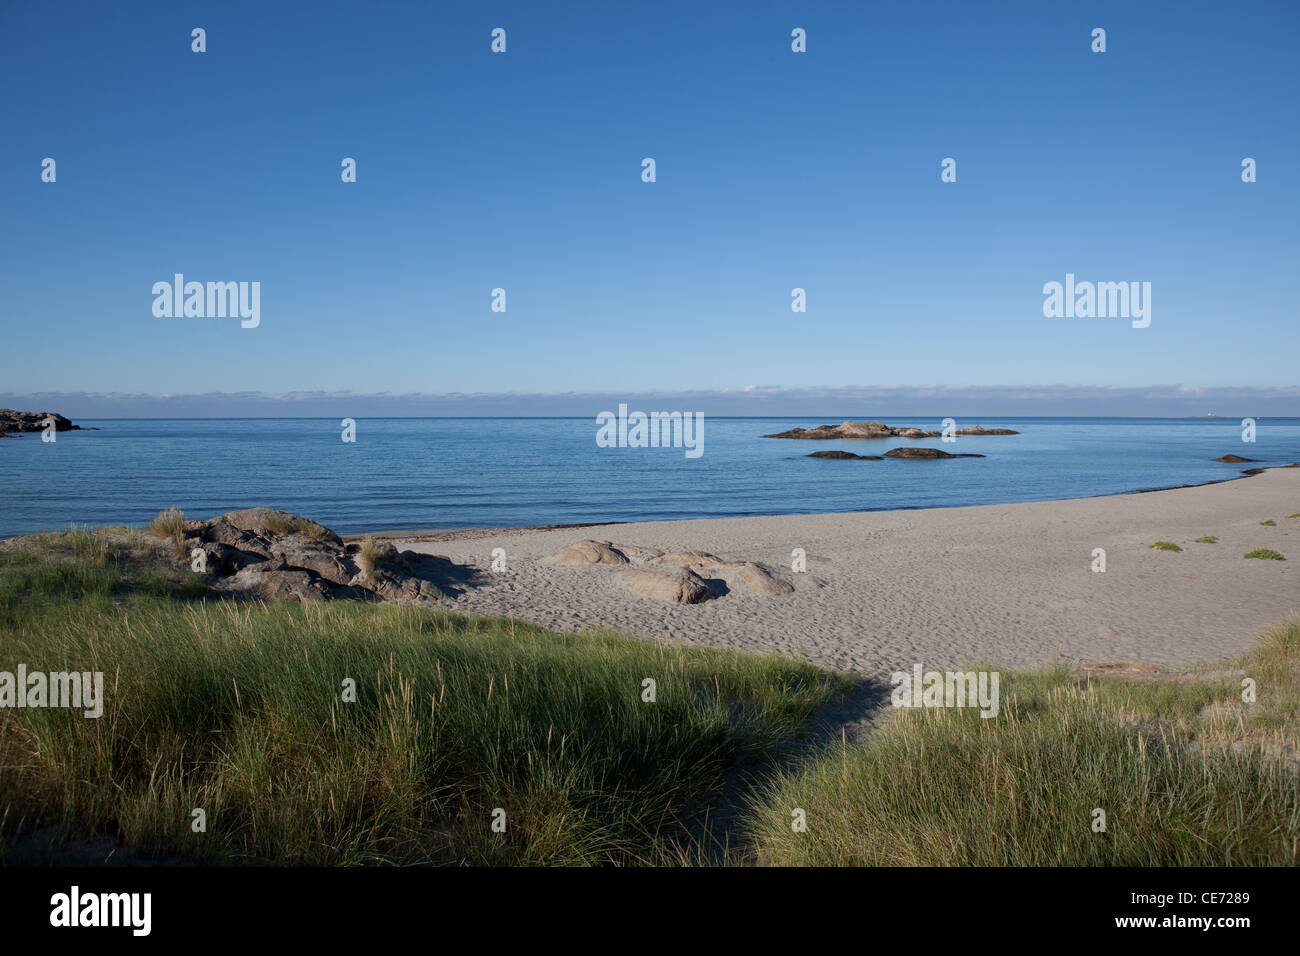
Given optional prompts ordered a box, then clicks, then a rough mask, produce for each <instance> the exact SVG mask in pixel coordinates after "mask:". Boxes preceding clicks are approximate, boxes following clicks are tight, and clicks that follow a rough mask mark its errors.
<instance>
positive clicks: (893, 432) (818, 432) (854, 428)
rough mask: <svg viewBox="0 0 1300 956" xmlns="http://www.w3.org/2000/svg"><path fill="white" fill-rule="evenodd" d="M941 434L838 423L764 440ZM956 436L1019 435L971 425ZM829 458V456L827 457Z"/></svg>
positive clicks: (888, 426)
mask: <svg viewBox="0 0 1300 956" xmlns="http://www.w3.org/2000/svg"><path fill="white" fill-rule="evenodd" d="M942 434H943V433H942V432H936V431H930V430H929V429H926V428H912V427H910V426H904V427H902V428H895V427H893V426H891V425H886V424H885V423H884V422H840V423H839V424H838V425H818V426H817V427H816V428H792V429H790V430H789V431H786V432H779V433H778V434H775V435H764V436H763V437H764V438H801V439H804V440H807V441H828V440H830V439H832V438H940V437H942ZM957 434H958V435H1019V434H1020V433H1019V432H1016V431H1012V430H1011V429H1010V428H982V427H981V426H979V425H972V426H971V427H970V428H959V429H957ZM827 457H829V456H827Z"/></svg>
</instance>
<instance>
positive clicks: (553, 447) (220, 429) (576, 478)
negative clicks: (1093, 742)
mask: <svg viewBox="0 0 1300 956" xmlns="http://www.w3.org/2000/svg"><path fill="white" fill-rule="evenodd" d="M847 419H853V420H864V416H862V415H861V414H855V413H852V412H850V413H849V414H844V415H826V416H823V417H820V418H808V417H802V416H801V417H798V418H739V417H716V418H714V417H708V416H706V417H705V419H704V429H703V453H702V454H700V455H699V456H698V457H691V456H689V455H687V454H686V451H687V450H686V449H684V448H672V447H669V448H628V447H601V445H599V444H598V443H597V441H596V436H597V432H598V426H597V423H596V421H595V419H594V418H374V419H358V420H356V428H355V441H351V442H348V441H344V440H343V438H344V427H343V422H342V421H341V420H340V419H338V418H256V419H247V418H241V419H207V418H204V419H102V420H94V419H89V420H78V422H77V423H78V424H80V425H82V426H83V427H86V428H88V429H89V428H94V429H98V430H97V431H91V430H86V431H72V432H62V433H59V434H58V435H57V437H56V440H55V441H53V442H44V441H42V440H41V436H40V435H39V434H25V435H22V436H20V437H18V438H8V439H3V440H0V483H2V484H3V488H4V494H3V497H0V537H9V536H12V535H17V534H25V533H29V532H36V531H48V530H58V529H65V528H67V527H68V526H69V525H70V524H77V525H89V526H100V525H120V524H127V525H143V524H145V523H147V522H148V521H149V520H150V519H151V518H153V517H154V515H156V514H157V513H158V512H159V511H161V510H163V509H165V508H172V507H174V508H180V509H182V510H183V511H184V512H185V514H186V515H187V516H188V517H196V518H206V517H211V516H213V515H217V514H221V513H222V512H225V511H230V510H232V509H235V508H246V507H253V506H266V507H271V508H279V509H282V510H284V511H290V512H294V513H296V514H302V515H307V516H309V517H311V518H313V519H315V520H317V521H319V522H321V523H322V524H325V525H327V526H328V527H330V528H333V529H334V530H335V531H337V532H339V533H340V534H359V533H365V532H377V531H390V530H415V529H434V528H479V527H517V526H531V525H556V524H585V523H603V522H620V521H651V520H670V519H676V518H718V517H737V516H747V515H792V514H806V513H813V512H845V511H879V510H902V509H911V508H952V507H960V506H963V505H982V504H995V503H1006V502H1016V501H1042V500H1049V499H1055V498H1083V497H1091V496H1095V495H1113V494H1121V493H1124V492H1132V491H1141V490H1147V489H1155V488H1169V487H1177V486H1182V485H1195V484H1202V483H1205V482H1213V481H1220V480H1223V479H1228V478H1234V477H1237V476H1238V475H1240V473H1241V470H1242V469H1243V468H1250V467H1263V466H1269V465H1285V464H1290V463H1292V462H1297V461H1300V418H1264V419H1258V420H1257V424H1256V428H1255V436H1254V437H1255V441H1253V442H1247V441H1243V427H1242V420H1241V419H1238V418H1231V419H1229V418H1194V419H1193V418H1188V419H1170V418H963V419H961V420H959V421H958V422H957V426H958V427H961V428H965V427H970V426H972V425H976V424H978V425H983V426H985V427H987V428H1011V429H1014V430H1016V431H1018V432H1019V433H1020V434H1018V435H1009V436H993V437H969V436H962V437H959V438H958V439H957V441H956V442H954V443H944V442H942V441H941V440H940V439H938V438H934V439H919V440H915V441H910V440H907V439H884V440H858V441H850V440H843V441H841V440H832V441H816V442H813V441H789V440H779V439H772V438H764V437H763V436H764V435H767V434H771V433H773V432H779V431H785V430H787V429H790V428H795V427H813V426H816V425H818V424H824V423H838V422H840V421H844V420H847ZM882 420H884V421H886V422H887V423H888V424H890V425H893V426H913V427H919V428H925V429H933V430H936V431H938V430H941V429H942V424H941V423H942V420H943V419H942V418H941V417H932V418H931V417H921V418H917V417H908V418H888V417H884V418H883V419H882ZM917 445H921V446H931V447H935V448H940V449H942V450H944V451H948V452H956V453H963V452H964V453H975V454H980V455H984V456H986V457H984V458H960V459H952V460H947V459H944V460H937V461H931V460H896V459H886V460H884V461H847V460H827V459H817V458H809V457H807V456H808V455H809V453H811V452H813V451H827V450H832V449H841V450H845V451H852V452H854V453H856V454H873V455H881V454H883V453H884V452H885V451H887V450H888V449H890V448H895V447H899V446H917ZM1226 454H1236V455H1239V456H1241V457H1243V458H1251V459H1255V460H1256V461H1257V463H1258V464H1257V465H1234V464H1226V463H1220V462H1216V461H1214V460H1213V459H1215V458H1218V457H1220V456H1222V455H1226ZM1295 510H1297V511H1300V501H1297V502H1296V509H1295Z"/></svg>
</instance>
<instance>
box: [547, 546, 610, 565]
mask: <svg viewBox="0 0 1300 956" xmlns="http://www.w3.org/2000/svg"><path fill="white" fill-rule="evenodd" d="M551 561H552V562H553V563H555V564H562V565H567V566H572V565H578V564H627V563H628V560H627V555H625V554H624V553H623V552H622V551H620V550H618V549H617V548H615V547H614V546H613V545H612V544H610V543H609V542H608V541H575V542H573V544H569V545H565V546H564V547H563V548H561V549H560V550H559V551H557V552H555V554H554V555H553V556H552V557H551Z"/></svg>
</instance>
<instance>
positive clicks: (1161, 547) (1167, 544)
mask: <svg viewBox="0 0 1300 956" xmlns="http://www.w3.org/2000/svg"><path fill="white" fill-rule="evenodd" d="M1147 547H1148V548H1154V549H1155V550H1157V551H1182V550H1183V549H1182V548H1180V547H1178V545H1176V544H1174V543H1173V542H1172V541H1157V542H1156V543H1155V544H1149V545H1147Z"/></svg>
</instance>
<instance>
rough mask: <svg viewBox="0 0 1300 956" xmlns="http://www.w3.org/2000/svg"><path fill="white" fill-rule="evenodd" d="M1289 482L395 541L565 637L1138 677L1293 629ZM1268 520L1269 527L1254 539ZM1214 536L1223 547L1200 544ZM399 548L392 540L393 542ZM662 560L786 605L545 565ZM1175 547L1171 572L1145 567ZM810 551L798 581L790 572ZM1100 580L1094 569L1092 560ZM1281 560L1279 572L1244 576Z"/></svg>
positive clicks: (485, 598)
mask: <svg viewBox="0 0 1300 956" xmlns="http://www.w3.org/2000/svg"><path fill="white" fill-rule="evenodd" d="M1297 512H1300V469H1295V468H1293V469H1273V470H1269V471H1266V472H1264V473H1262V474H1259V475H1256V476H1253V477H1248V478H1242V479H1239V480H1236V481H1229V482H1224V483H1220V484H1213V485H1204V486H1200V487H1195V488H1180V489H1174V490H1170V491H1159V492H1149V493H1144V494H1129V495H1117V496H1113V497H1105V498H1084V499H1075V500H1068V501H1052V502H1035V503H1028V504H1011V505H987V506H980V507H969V508H946V509H944V508H940V509H927V510H922V511H887V512H865V513H853V514H822V515H802V516H793V517H762V518H721V519H712V520H696V521H664V522H647V523H636V524H621V525H605V526H596V527H587V528H582V529H554V530H540V531H522V532H521V531H508V532H506V531H501V530H496V531H492V532H489V533H488V534H487V536H484V537H477V538H466V537H454V539H453V540H446V541H436V542H427V541H424V542H422V541H403V542H402V544H401V545H400V546H401V547H406V548H410V549H412V550H420V551H426V552H429V553H434V554H445V555H447V556H449V557H451V558H452V559H453V560H456V561H461V562H465V563H468V564H473V565H476V566H478V567H480V568H482V569H484V570H485V571H486V570H488V568H489V567H490V565H491V561H492V551H493V549H494V548H503V549H504V550H505V554H506V570H505V571H504V572H500V573H496V574H490V575H487V576H486V577H487V578H488V579H489V580H488V581H487V583H486V584H485V585H484V586H483V587H480V588H476V589H474V590H473V591H471V592H469V593H467V594H465V595H463V596H462V597H461V598H460V599H458V601H457V607H458V608H459V609H463V610H464V611H466V612H470V613H490V614H503V615H510V616H513V617H517V618H520V619H524V620H528V621H534V622H536V623H538V624H542V625H545V626H546V627H550V628H553V629H557V630H564V631H580V630H584V629H589V628H594V627H599V626H608V627H613V628H618V629H621V630H623V631H626V632H628V633H630V634H634V635H638V636H642V637H648V638H654V639H660V640H668V641H684V642H689V643H692V644H701V645H712V646H717V647H728V648H740V649H746V650H774V651H778V652H780V653H783V654H787V655H792V656H795V657H799V658H802V659H805V660H808V661H812V662H814V663H817V664H821V665H824V666H828V667H833V668H838V669H844V670H853V671H856V672H859V673H861V674H864V675H880V674H887V673H889V672H891V671H893V670H896V669H903V668H907V667H910V666H911V665H913V664H914V663H917V662H920V663H922V664H925V665H927V666H931V665H933V666H937V667H945V666H957V665H962V664H969V663H972V662H975V661H988V662H991V663H993V664H996V665H999V666H1002V667H1009V668H1014V667H1039V666H1043V665H1049V664H1051V663H1053V662H1054V661H1055V660H1056V659H1057V658H1058V653H1063V654H1064V655H1065V656H1066V657H1067V658H1070V659H1072V660H1074V661H1078V662H1081V663H1096V662H1099V661H1113V660H1121V659H1123V660H1139V661H1144V662H1147V663H1151V664H1159V665H1164V666H1167V667H1179V666H1186V665H1189V664H1194V663H1198V662H1202V661H1211V660H1218V659H1222V658H1224V657H1227V656H1230V655H1233V654H1236V653H1238V652H1240V651H1242V650H1244V649H1245V648H1246V647H1247V646H1249V645H1250V643H1251V642H1252V641H1253V640H1254V639H1255V638H1256V637H1257V636H1258V634H1259V632H1260V631H1261V629H1263V628H1265V627H1267V626H1268V625H1270V624H1272V623H1274V622H1276V621H1278V620H1280V619H1282V618H1283V617H1285V616H1287V615H1288V614H1290V613H1292V612H1297V611H1300V587H1297V577H1296V571H1295V568H1296V566H1297V564H1300V519H1294V518H1293V519H1288V518H1287V517H1286V516H1287V515H1289V514H1295V513H1297ZM1265 519H1272V520H1275V521H1276V522H1277V526H1276V527H1263V526H1261V525H1260V524H1259V523H1260V522H1261V521H1263V520H1265ZM1204 535H1217V536H1218V539H1219V541H1218V543H1217V544H1196V543H1194V539H1195V538H1199V537H1202V536H1204ZM391 537H393V538H395V539H399V540H400V538H399V537H398V536H396V535H393V536H391ZM582 539H598V540H608V541H612V542H614V543H615V544H624V545H635V546H638V547H640V548H653V549H658V550H661V551H665V552H672V551H686V550H698V551H707V552H711V553H713V554H714V555H717V556H718V557H719V558H721V559H723V560H725V561H752V562H761V563H763V564H765V565H767V566H769V567H771V568H773V569H776V570H778V571H780V572H783V574H782V576H783V577H786V578H787V579H788V580H789V581H790V582H791V583H793V584H794V586H795V591H794V593H792V594H786V595H776V596H764V595H761V594H759V593H756V592H755V591H753V590H752V589H750V588H745V587H733V588H732V589H731V591H730V593H728V594H726V595H725V596H724V597H721V598H719V599H717V600H711V601H707V602H705V603H702V604H697V605H675V604H667V603H663V602H660V601H656V600H654V599H651V598H644V597H639V596H637V595H635V594H633V593H631V592H630V591H629V590H628V589H627V588H626V587H625V586H624V585H623V584H622V583H621V582H620V580H619V574H620V573H621V572H620V570H619V569H618V568H617V567H613V566H609V565H601V566H580V567H564V566H556V565H553V564H550V563H548V562H547V561H546V560H544V559H546V558H547V557H548V556H550V555H552V554H554V553H555V552H556V551H558V550H559V549H560V548H562V547H564V546H565V545H568V544H570V543H572V542H574V541H578V540H582ZM1157 540H1164V541H1172V542H1174V543H1176V544H1178V545H1180V546H1181V547H1182V548H1183V551H1182V553H1172V552H1163V551H1154V550H1150V549H1149V548H1148V545H1150V544H1151V543H1152V542H1154V541H1157ZM795 548H803V549H804V550H805V551H806V552H807V572H806V573H802V574H794V573H790V572H791V553H792V551H793V549H795ZM1095 548H1103V549H1105V552H1106V571H1105V572H1104V573H1097V572H1094V571H1093V570H1092V564H1093V549H1095ZM1255 548H1273V549H1275V550H1277V551H1279V552H1281V553H1282V554H1284V555H1286V556H1287V558H1288V560H1287V561H1285V562H1282V561H1261V560H1245V559H1243V555H1244V554H1245V553H1246V552H1247V551H1251V550H1253V549H1255Z"/></svg>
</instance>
